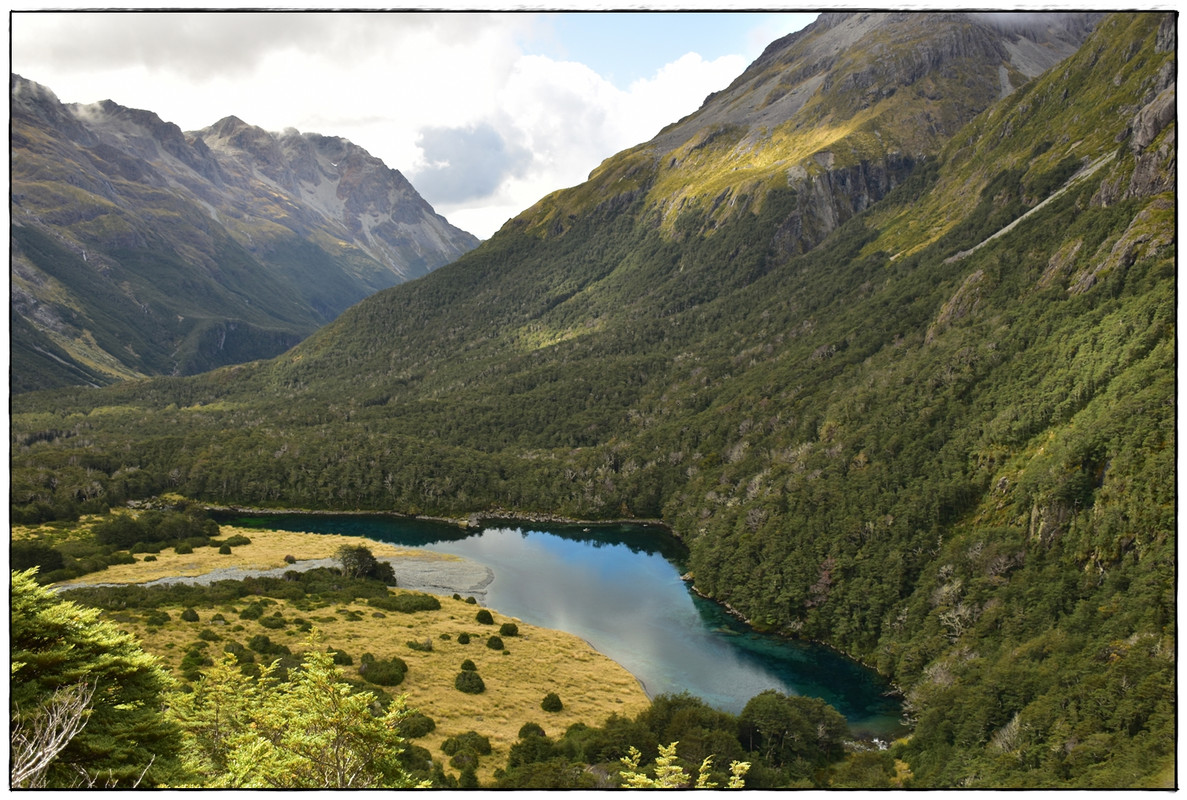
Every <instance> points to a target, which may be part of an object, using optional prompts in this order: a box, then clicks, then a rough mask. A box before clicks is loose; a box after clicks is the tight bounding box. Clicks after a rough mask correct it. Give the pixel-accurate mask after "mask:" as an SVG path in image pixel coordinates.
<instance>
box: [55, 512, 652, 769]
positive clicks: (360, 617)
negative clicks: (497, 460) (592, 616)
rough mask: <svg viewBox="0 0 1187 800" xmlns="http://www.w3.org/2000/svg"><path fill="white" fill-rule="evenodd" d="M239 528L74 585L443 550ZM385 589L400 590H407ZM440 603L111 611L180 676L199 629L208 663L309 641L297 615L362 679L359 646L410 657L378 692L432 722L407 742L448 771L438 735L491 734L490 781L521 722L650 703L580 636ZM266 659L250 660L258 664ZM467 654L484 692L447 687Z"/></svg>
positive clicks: (559, 721) (623, 712) (551, 728)
mask: <svg viewBox="0 0 1187 800" xmlns="http://www.w3.org/2000/svg"><path fill="white" fill-rule="evenodd" d="M236 533H239V534H243V535H245V536H247V537H248V538H250V539H251V540H252V543H251V544H250V545H244V546H241V547H236V548H233V550H234V552H233V553H232V555H230V556H227V555H219V554H218V552H217V549H216V548H206V547H204V548H198V549H196V550H195V551H194V553H193V554H191V555H181V556H179V555H177V554H176V553H173V552H172V551H162V553H160V554H159V555H158V560H157V561H155V562H147V563H146V562H143V561H140V562H138V563H136V564H126V565H118V566H114V567H110V568H108V569H107V570H104V571H103V572H99V573H94V574H93V575H87V576H84V577H83V578H82V579H79V582H81V581H84V580H86V581H88V582H91V583H123V582H143V581H148V580H153V579H154V578H156V577H163V576H167V575H197V574H202V573H205V572H210V571H212V570H214V569H218V568H221V567H229V566H233V567H244V568H260V569H263V568H269V567H274V566H284V563H285V562H284V557H285V556H286V555H294V556H295V557H297V558H298V559H301V560H304V559H310V558H328V557H331V556H333V554H334V551H335V550H336V549H337V548H338V547H339V546H340V545H342V544H344V543H348V544H364V545H366V546H367V547H368V548H369V549H370V550H371V551H372V553H374V554H375V555H377V556H395V557H401V558H448V557H449V556H442V555H439V554H435V553H425V552H423V551H414V550H406V549H402V548H399V547H395V546H393V545H389V544H384V543H382V542H375V541H370V540H366V539H359V538H357V537H340V536H329V535H322V534H310V533H289V532H281V531H261V530H254V529H253V530H244V529H235V528H231V527H229V526H223V528H222V532H221V535H220V538H222V537H226V536H231V535H234V534H236ZM392 591H393V592H395V593H397V594H398V593H401V592H402V591H404V590H401V589H393V590H392ZM438 599H439V600H440V601H441V608H440V609H439V610H436V611H421V612H416V613H412V614H404V613H400V612H396V611H381V610H379V609H376V608H374V607H372V606H369V605H367V604H365V603H362V602H354V603H350V604H342V605H330V606H325V607H322V608H315V609H313V610H301V609H299V608H296V607H294V606H293V605H291V604H290V603H288V602H287V601H284V600H276V601H272V603H271V604H269V605H267V608H266V610H265V617H267V616H269V615H271V614H273V613H274V612H276V611H279V612H280V613H281V614H282V615H283V616H284V618H285V619H286V620H288V622H289V624H288V625H287V626H286V627H285V628H284V629H269V628H265V627H264V626H262V625H260V623H259V621H258V620H244V619H240V618H239V616H238V612H239V611H241V610H242V609H243V608H244V607H245V606H246V605H247V602H249V601H247V600H242V601H240V602H239V603H237V604H236V605H235V606H225V607H211V608H197V609H195V610H196V611H197V613H198V616H199V620H198V621H197V622H184V621H182V620H181V619H180V614H181V612H182V611H183V610H184V609H182V608H167V609H164V610H165V611H166V612H167V613H168V614H169V616H170V620H169V622H167V623H166V624H164V625H161V626H150V625H148V624H146V622H145V615H146V612H117V613H112V614H109V615H108V616H109V617H110V618H111V619H113V621H115V622H116V623H117V624H118V625H119V626H120V627H121V628H123V629H124V630H127V631H129V632H131V633H133V634H134V635H135V636H137V637H138V638H139V639H140V641H141V642H143V645H144V648H145V649H146V650H147V651H148V652H150V653H153V654H155V655H157V656H159V657H160V658H161V659H162V663H163V664H165V665H166V666H167V667H169V668H170V670H171V671H172V672H173V673H174V675H178V676H179V675H180V662H181V659H182V657H183V656H184V655H185V652H186V650H188V649H189V647H190V646H191V645H192V644H193V643H194V642H197V641H200V640H199V638H198V634H199V632H201V631H202V630H203V629H209V630H211V631H213V632H214V633H216V634H217V635H218V636H219V637H220V640H219V641H214V642H210V643H209V645H208V647H207V648H206V649H205V653H206V655H208V656H209V657H210V658H212V659H217V658H220V657H221V654H222V651H223V647H224V646H225V645H226V643H227V642H229V641H236V642H239V643H240V644H243V645H246V644H247V642H248V640H250V639H251V638H252V637H253V636H255V635H257V634H261V633H262V634H265V635H267V636H268V637H270V638H271V640H272V641H273V642H279V643H282V644H285V645H287V646H288V647H289V648H290V649H291V650H292V651H293V652H294V653H300V652H302V651H303V650H305V649H306V648H307V646H308V642H309V635H308V634H307V633H303V632H301V631H299V630H298V629H297V628H296V625H295V623H296V622H297V621H298V620H308V621H309V622H310V623H311V624H312V625H313V626H314V627H315V629H316V631H317V632H318V633H319V634H320V637H321V643H320V645H319V647H336V648H340V649H342V650H344V651H345V652H346V653H348V654H349V655H350V656H351V657H352V659H353V660H354V664H353V665H350V666H343V667H342V668H341V669H342V670H343V673H344V674H345V675H346V676H347V677H348V678H351V679H358V678H359V677H360V676H359V673H358V666H359V664H360V662H361V657H362V655H363V654H364V653H371V654H373V655H374V656H375V657H376V658H378V659H387V658H390V657H392V656H398V657H399V658H401V659H403V660H404V662H405V663H406V664H407V665H408V672H407V675H406V677H405V679H404V681H403V682H402V683H401V684H400V685H398V686H394V687H382V688H385V689H386V691H388V692H389V693H390V694H392V695H399V694H404V695H406V696H407V704H408V706H409V707H410V708H416V709H419V710H420V711H422V712H423V713H424V714H426V715H427V716H429V717H431V718H432V719H433V720H434V721H435V722H436V723H437V727H436V729H435V730H434V731H432V732H431V733H429V734H428V735H427V736H424V737H421V738H419V739H416V740H414V742H415V744H417V745H419V746H421V747H425V748H427V749H428V750H429V751H430V752H431V753H432V755H433V758H434V760H440V761H442V762H443V763H444V764H445V765H446V770H447V771H448V772H452V773H454V774H456V770H452V769H450V768H449V767H448V763H449V757H448V756H446V755H444V754H443V753H442V752H441V744H442V742H443V741H444V740H445V739H446V738H448V737H450V736H456V735H458V734H461V733H465V732H466V731H471V730H473V731H477V732H478V733H480V734H482V735H484V736H487V737H488V738H489V739H490V742H491V747H492V751H493V752H492V753H491V755H489V756H483V757H482V758H481V759H480V762H479V769H478V777H479V779H480V780H481V781H483V782H484V783H486V782H489V781H491V780H492V778H493V775H492V773H493V772H494V770H495V769H496V768H500V767H506V764H507V756H508V753H509V750H510V747H511V745H512V744H513V743H514V742H515V741H516V740H517V738H518V734H519V729H520V727H521V726H522V725H523V724H524V723H525V722H536V723H538V724H539V725H540V726H541V727H543V728H544V730H545V731H546V732H547V733H548V735H549V736H552V737H557V736H560V735H561V734H563V733H564V732H565V730H566V729H567V728H568V727H569V726H570V725H572V724H574V723H576V722H583V723H585V724H587V725H601V724H602V723H604V722H605V720H606V718H607V717H608V716H610V714H612V713H617V714H618V715H620V716H627V717H633V716H635V715H636V714H638V713H639V712H640V711H642V710H644V709H645V708H647V706H648V705H649V702H650V701H649V700H648V699H647V696H646V694H645V693H644V692H643V689H642V687H641V686H640V685H639V682H638V681H637V680H636V679H635V677H634V676H633V675H631V674H630V673H629V672H627V670H626V669H624V668H623V667H622V666H620V665H619V664H617V663H615V662H614V661H612V660H611V659H609V658H607V657H606V656H604V655H602V654H600V653H598V652H597V651H596V650H594V649H593V647H591V646H590V645H589V644H587V643H586V642H585V641H583V640H582V639H580V638H579V637H576V636H573V635H572V634H568V633H564V632H562V631H556V630H550V629H547V628H537V627H535V626H532V625H526V624H524V623H522V622H520V621H519V620H517V619H513V618H511V617H507V616H504V615H502V614H499V613H498V612H497V611H496V610H494V609H491V613H492V616H493V617H494V624H493V625H484V624H482V623H480V622H478V621H477V619H476V615H477V612H478V609H479V608H480V606H476V605H474V604H471V603H466V602H464V601H462V600H454V599H453V598H451V597H444V596H439V597H438ZM266 602H267V601H266ZM343 612H355V613H353V614H349V613H343ZM217 613H221V614H222V615H223V616H224V617H225V620H226V621H225V623H212V621H211V617H212V616H214V615H215V614H217ZM510 621H513V622H515V623H516V624H517V625H518V627H519V635H517V636H503V637H501V638H502V640H503V644H504V649H505V650H506V653H504V651H503V650H493V649H491V648H489V647H487V644H486V642H487V639H488V638H489V637H490V636H492V635H497V634H498V633H499V626H500V625H501V624H502V623H504V622H510ZM460 633H468V634H470V637H471V639H470V643H469V644H460V643H459V642H458V640H457V639H458V634H460ZM446 637H447V638H446ZM426 640H427V641H429V642H431V643H432V648H433V649H432V651H431V652H420V651H417V650H413V649H411V648H410V647H408V642H410V641H415V642H421V643H423V642H425V641H426ZM271 658H273V657H271V656H259V655H257V656H256V660H257V662H260V663H266V662H267V661H269V660H271ZM465 659H470V660H471V661H473V662H474V664H475V665H476V666H477V668H478V674H479V675H480V676H481V677H482V680H483V682H484V683H485V685H486V691H485V692H483V693H482V694H478V695H471V694H465V693H463V692H460V691H458V690H457V689H456V688H454V680H455V679H456V677H457V675H458V673H459V672H460V671H461V664H462V661H464V660H465ZM549 692H555V693H556V694H557V695H558V696H559V697H560V698H561V701H562V703H563V704H564V708H563V709H562V710H561V711H559V712H546V711H544V710H542V709H541V707H540V704H541V702H542V701H543V699H544V696H545V695H546V694H548V693H549Z"/></svg>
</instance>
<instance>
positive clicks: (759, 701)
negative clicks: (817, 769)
mask: <svg viewBox="0 0 1187 800" xmlns="http://www.w3.org/2000/svg"><path fill="white" fill-rule="evenodd" d="M738 728H739V732H740V737H739V738H741V740H742V744H743V745H744V746H745V747H746V749H747V750H750V751H751V752H758V753H761V754H762V757H763V759H764V760H765V761H766V762H767V763H768V764H770V765H771V766H774V767H783V766H787V765H790V764H792V763H794V762H795V761H797V760H802V761H805V762H807V763H809V764H814V765H822V764H826V763H828V762H829V761H834V760H836V759H839V758H840V757H841V756H842V755H843V754H844V751H843V743H844V741H845V737H846V735H847V733H848V725H847V724H846V722H845V718H844V717H843V716H841V714H840V712H838V711H837V710H836V709H835V708H833V707H832V706H830V705H829V704H828V703H826V702H824V701H823V700H820V699H819V698H815V697H789V696H787V695H785V694H783V693H782V692H777V691H775V690H774V689H767V690H766V691H764V692H760V693H759V694H756V695H755V696H754V697H752V698H750V702H748V703H747V704H746V707H745V708H744V709H742V714H741V716H740V717H739V718H738Z"/></svg>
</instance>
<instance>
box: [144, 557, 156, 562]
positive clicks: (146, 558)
mask: <svg viewBox="0 0 1187 800" xmlns="http://www.w3.org/2000/svg"><path fill="white" fill-rule="evenodd" d="M144 560H145V561H156V560H157V557H156V556H145V557H144Z"/></svg>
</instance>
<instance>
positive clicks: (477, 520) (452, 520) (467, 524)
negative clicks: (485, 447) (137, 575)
mask: <svg viewBox="0 0 1187 800" xmlns="http://www.w3.org/2000/svg"><path fill="white" fill-rule="evenodd" d="M202 507H203V508H204V509H205V510H206V511H208V512H213V513H216V514H252V515H256V514H258V515H260V516H309V517H314V516H318V517H391V518H392V519H405V520H415V521H417V522H439V523H442V524H445V525H456V526H457V527H459V528H465V529H475V528H481V527H482V526H483V524H484V523H487V522H523V523H543V524H552V525H574V526H576V525H581V526H585V527H590V528H593V527H608V526H611V525H634V526H638V527H641V528H660V529H662V530H663V531H664V532H665V533H666V534H668V535H669V536H671V537H672V538H673V539H675V540H676V541H678V542H680V543H681V544H684V539H683V538H682V537H681V536H680V534H679V533H677V532H676V530H675V529H674V528H672V526H671V525H669V524H668V523H666V522H664V521H663V520H661V519H639V518H634V517H620V518H616V519H600V520H590V519H576V518H573V517H564V516H560V515H559V514H549V513H544V512H539V511H505V510H502V509H495V510H493V511H476V512H473V513H470V514H467V515H465V516H459V517H438V516H433V515H430V514H404V513H401V512H399V511H374V510H370V511H368V510H355V511H347V510H342V509H338V510H332V511H323V510H319V509H310V508H258V507H253V506H221V505H203V506H202Z"/></svg>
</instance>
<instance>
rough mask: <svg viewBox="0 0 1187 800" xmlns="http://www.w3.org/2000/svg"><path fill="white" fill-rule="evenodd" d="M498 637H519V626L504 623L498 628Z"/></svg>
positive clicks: (512, 623)
mask: <svg viewBox="0 0 1187 800" xmlns="http://www.w3.org/2000/svg"><path fill="white" fill-rule="evenodd" d="M499 635H500V636H518V635H519V626H518V625H516V624H515V623H514V622H504V623H503V624H502V625H500V626H499Z"/></svg>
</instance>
